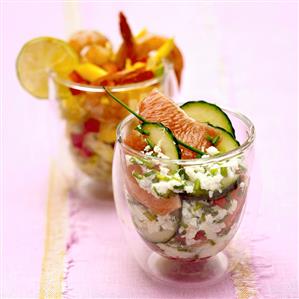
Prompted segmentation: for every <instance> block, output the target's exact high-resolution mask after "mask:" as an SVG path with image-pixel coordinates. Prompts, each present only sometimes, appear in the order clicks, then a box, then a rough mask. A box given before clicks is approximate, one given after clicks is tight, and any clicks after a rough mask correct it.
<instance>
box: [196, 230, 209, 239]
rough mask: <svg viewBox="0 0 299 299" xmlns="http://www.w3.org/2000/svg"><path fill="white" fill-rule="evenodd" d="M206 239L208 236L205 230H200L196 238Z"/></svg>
mask: <svg viewBox="0 0 299 299" xmlns="http://www.w3.org/2000/svg"><path fill="white" fill-rule="evenodd" d="M206 239H207V237H206V234H205V232H204V231H203V230H200V231H198V232H197V233H196V235H195V237H194V240H206Z"/></svg>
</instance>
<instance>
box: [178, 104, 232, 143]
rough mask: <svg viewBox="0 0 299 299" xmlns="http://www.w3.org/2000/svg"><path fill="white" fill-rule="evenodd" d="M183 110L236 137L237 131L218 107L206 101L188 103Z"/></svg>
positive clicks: (196, 118)
mask: <svg viewBox="0 0 299 299" xmlns="http://www.w3.org/2000/svg"><path fill="white" fill-rule="evenodd" d="M181 108H182V109H183V110H184V111H185V112H186V113H187V114H188V115H189V116H190V117H192V118H193V119H195V120H197V121H199V122H204V123H209V124H211V125H213V126H216V127H220V128H223V129H224V130H226V131H227V132H229V133H230V134H231V135H232V136H233V137H235V130H234V128H233V125H232V123H231V121H230V119H229V117H228V116H227V114H226V113H225V112H224V111H222V110H221V108H219V107H218V106H217V105H215V104H211V103H208V102H205V101H197V102H187V103H185V104H183V105H182V106H181Z"/></svg>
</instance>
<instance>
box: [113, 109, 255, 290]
mask: <svg viewBox="0 0 299 299" xmlns="http://www.w3.org/2000/svg"><path fill="white" fill-rule="evenodd" d="M225 112H226V113H227V114H228V116H229V118H230V119H231V121H232V123H233V125H234V128H235V131H236V136H237V139H238V140H239V142H240V147H239V148H237V149H235V150H233V151H230V152H227V153H225V154H220V155H216V156H210V157H206V158H201V159H192V160H170V159H161V158H157V157H152V156H148V155H145V154H143V153H141V152H138V151H135V150H134V149H132V148H130V147H129V146H128V145H126V144H125V142H124V140H125V139H126V137H127V136H128V133H129V132H130V131H131V130H132V128H134V127H135V126H136V124H137V121H136V120H135V119H134V118H133V117H132V116H128V117H126V118H125V119H124V120H123V121H122V122H121V124H120V125H119V127H118V130H117V143H116V147H115V155H114V161H113V193H114V200H115V204H116V208H117V213H118V217H119V219H120V220H121V224H122V227H123V229H124V235H125V237H126V239H127V243H128V245H129V246H130V248H131V251H132V253H133V254H134V256H135V258H136V260H137V262H138V263H139V264H140V266H141V267H142V268H143V270H144V271H145V272H146V273H148V274H149V275H150V276H151V277H152V278H155V279H157V280H160V281H163V282H166V283H168V284H172V283H175V285H177V284H178V283H179V284H182V285H183V286H184V285H187V286H190V284H192V285H194V284H209V283H215V282H216V281H217V280H218V279H219V278H221V277H222V276H223V274H224V273H226V270H227V267H228V259H227V256H226V254H225V253H224V252H223V249H224V248H225V247H226V246H227V245H228V244H229V242H230V241H231V239H232V238H233V237H234V235H235V233H236V231H237V229H238V227H239V224H240V222H241V219H242V215H243V214H244V210H245V203H246V195H247V190H248V186H249V181H250V171H251V167H252V163H253V142H254V136H255V130H254V126H253V124H252V123H251V121H250V120H249V119H248V118H247V117H245V116H244V115H242V114H239V113H235V112H232V111H228V110H225ZM169 177H172V178H173V179H170V178H169ZM215 184H216V185H217V184H218V185H217V186H216V187H215ZM213 185H214V187H213ZM209 186H210V187H209ZM211 186H212V187H211ZM213 188H214V189H213ZM163 190H164V191H163ZM166 190H167V191H166ZM161 192H163V196H162V195H161Z"/></svg>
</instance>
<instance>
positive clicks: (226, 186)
mask: <svg viewBox="0 0 299 299" xmlns="http://www.w3.org/2000/svg"><path fill="white" fill-rule="evenodd" d="M221 184H222V186H223V187H222V188H223V190H222V192H219V191H217V190H216V191H214V193H213V196H212V197H210V196H209V192H208V191H207V190H200V191H198V192H197V193H196V194H187V193H182V194H180V198H181V200H208V201H209V200H216V199H218V198H221V197H224V196H226V195H227V194H228V193H229V192H231V191H232V190H234V189H236V188H237V187H238V177H235V178H233V179H227V178H224V179H223V181H222V182H221Z"/></svg>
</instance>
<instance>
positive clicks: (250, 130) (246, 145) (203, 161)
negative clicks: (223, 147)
mask: <svg viewBox="0 0 299 299" xmlns="http://www.w3.org/2000/svg"><path fill="white" fill-rule="evenodd" d="M176 104H179V103H176ZM222 110H223V111H224V112H225V113H229V114H232V115H233V116H235V117H236V118H238V119H239V120H240V121H241V122H242V123H243V124H245V125H246V127H247V129H248V136H247V138H246V140H245V141H244V142H243V143H242V144H241V145H240V146H239V147H237V148H236V149H233V150H231V151H229V152H226V153H223V154H220V155H217V156H211V157H206V158H196V159H186V160H182V159H165V158H158V157H152V156H147V155H145V154H143V153H141V152H139V151H137V150H135V149H133V148H132V147H130V146H128V145H126V144H125V143H123V138H122V137H123V136H122V132H123V128H124V127H125V126H126V125H127V124H128V123H129V122H130V121H131V120H132V119H134V118H135V116H134V115H128V116H127V117H126V118H124V119H123V120H122V121H121V122H120V123H119V125H118V127H117V131H116V135H117V137H116V142H118V143H119V144H120V145H121V147H122V148H124V149H126V151H128V153H129V154H130V153H131V154H134V155H137V156H139V157H142V158H145V159H147V160H152V161H156V162H162V163H173V164H178V165H184V166H191V165H203V164H207V163H216V162H220V161H223V160H227V159H231V158H234V157H236V156H238V155H240V154H242V153H244V152H245V151H246V150H247V149H248V148H250V147H251V146H252V145H253V142H254V140H255V127H254V124H253V123H252V121H251V120H250V119H249V118H248V117H247V116H245V115H244V114H242V113H240V112H234V111H232V110H230V109H223V108H222Z"/></svg>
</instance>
